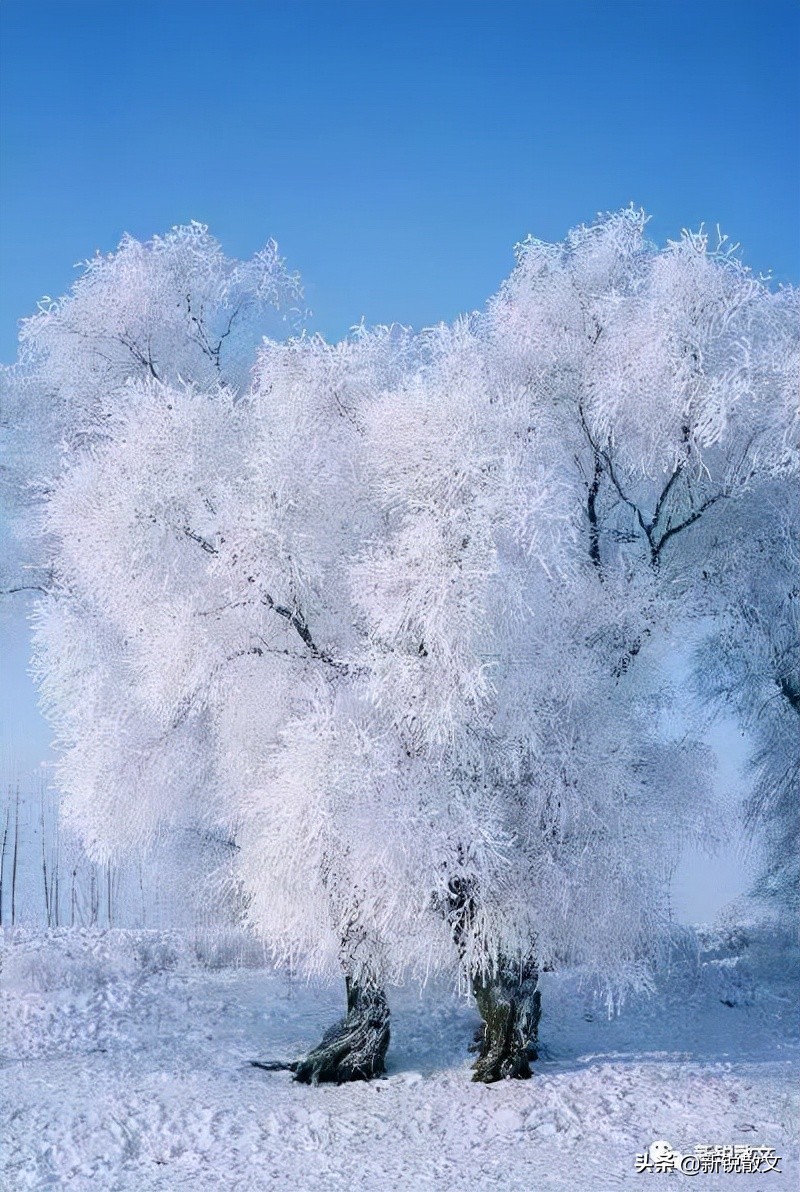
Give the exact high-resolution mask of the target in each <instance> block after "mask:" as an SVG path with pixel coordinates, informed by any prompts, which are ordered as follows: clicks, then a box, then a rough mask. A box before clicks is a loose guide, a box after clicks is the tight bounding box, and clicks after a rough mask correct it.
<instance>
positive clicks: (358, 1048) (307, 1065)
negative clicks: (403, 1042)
mask: <svg viewBox="0 0 800 1192" xmlns="http://www.w3.org/2000/svg"><path fill="white" fill-rule="evenodd" d="M345 982H346V985H347V1014H346V1015H345V1017H344V1018H342V1019H341V1020H340V1021H339V1022H337V1023H335V1025H334V1026H332V1027H329V1028H328V1030H327V1031H326V1032H325V1034H324V1035H323V1036H322V1040H321V1042H320V1043H319V1044H318V1045H317V1046H316V1047H315V1048H314V1049H313V1051H310V1052H309V1053H308V1055H307V1056H305V1058H304V1059H302V1060H299V1061H298V1062H297V1063H296V1064H292V1065H291V1067H292V1069H293V1071H294V1079H295V1080H299V1081H302V1083H304V1084H320V1083H323V1082H332V1083H335V1084H344V1083H345V1081H350V1080H371V1079H372V1077H373V1076H379V1075H380V1074H381V1073H382V1072H383V1071H384V1059H385V1057H386V1051H387V1049H388V1047H389V1003H388V1002H387V1000H386V994H385V993H384V991H383V989H381V987H380V986H379V985H378V984H377V983H376V982H374V981H372V980H370V979H369V978H364V977H362V978H361V979H360V980H356V978H354V977H346V978H345Z"/></svg>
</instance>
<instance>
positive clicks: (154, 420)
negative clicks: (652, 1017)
mask: <svg viewBox="0 0 800 1192" xmlns="http://www.w3.org/2000/svg"><path fill="white" fill-rule="evenodd" d="M644 227H645V219H644V216H643V215H642V214H641V213H640V212H637V211H634V210H629V211H625V212H622V213H619V214H617V215H612V216H608V217H605V218H603V219H601V220H600V221H599V222H598V223H597V224H596V225H594V226H592V227H588V228H579V229H577V230H575V231H574V232H572V233H571V234H570V235H569V237H568V238H567V240H566V241H565V242H564V243H563V244H561V245H543V244H541V243H539V242H536V241H529V242H526V244H524V245H522V246H521V247H520V249H519V254H518V263H517V267H516V269H515V270H514V272H513V274H512V276H511V277H510V279H509V280H508V282H507V283H506V284H505V285H504V286H503V287H502V289H501V291H500V293H499V294H498V295H497V297H496V298H494V299H493V300H492V301H491V302H490V303H489V305H488V307H487V309H486V311H485V312H484V313H482V314H475V315H473V316H471V317H470V318H468V319H462V320H459V321H457V322H456V323H455V324H454V325H453V326H452V327H439V328H435V329H431V330H428V331H426V332H424V333H421V334H418V335H415V334H412V333H411V332H410V331H407V330H405V329H402V328H378V329H375V330H374V331H368V330H366V329H365V328H363V327H362V328H359V329H358V330H357V331H356V333H355V334H354V335H353V336H352V337H350V338H349V339H348V340H346V341H345V342H343V343H341V344H338V345H329V344H327V343H325V342H324V341H323V340H322V339H320V338H319V337H312V338H307V337H302V338H299V339H294V340H290V341H289V342H287V343H284V344H279V343H276V342H273V341H265V342H264V344H263V345H262V347H261V349H260V351H259V353H258V355H257V357H256V360H255V364H254V366H253V368H252V372H251V374H250V379H249V382H248V383H247V385H246V386H245V385H243V383H242V381H241V377H242V376H243V375H244V374H243V372H242V367H241V362H240V363H239V364H237V366H236V368H234V369H232V371H228V372H226V370H225V367H223V362H224V360H225V351H226V347H225V345H226V344H227V342H228V340H227V338H223V335H224V333H225V332H226V330H227V326H228V324H227V323H226V322H225V321H224V320H225V317H226V312H228V311H229V309H230V310H232V309H237V310H241V311H242V312H243V313H246V312H247V311H249V310H250V309H251V308H252V309H255V307H256V306H257V305H258V303H259V302H260V301H261V300H262V299H264V298H265V297H266V298H267V299H268V300H269V301H277V299H278V296H279V295H278V290H279V289H280V293H281V294H283V293H284V290H285V287H286V286H287V285H289V282H288V281H287V277H286V275H285V273H284V272H283V270H282V266H279V263H278V261H277V258H276V257H275V256H272V257H270V258H269V261H268V265H269V268H268V270H267V275H268V277H270V278H272V279H273V282H274V287H277V288H272V289H271V288H270V285H272V282H270V284H267V282H264V283H263V284H262V283H260V282H258V281H257V279H256V280H254V276H255V275H252V273H247V272H245V273H244V274H240V273H239V272H237V269H238V267H237V266H232V265H230V264H227V263H225V262H224V260H223V259H222V258H220V257H219V256H218V255H217V253H216V250H215V249H212V248H210V247H209V243H211V242H208V241H207V240H206V239H205V238H206V235H207V234H206V233H205V231H204V230H200V229H197V228H196V227H194V226H193V228H192V229H188V230H187V229H182V230H178V232H176V233H174V234H173V236H174V238H175V239H174V242H173V240H170V238H169V237H167V238H166V239H165V241H164V242H160V241H154V242H152V244H151V245H150V246H141V245H139V246H136V244H135V242H128V241H126V242H124V243H123V246H122V247H121V249H120V253H119V258H120V262H121V263H117V260H116V258H112V259H111V260H109V261H107V262H106V261H103V262H101V263H99V264H98V265H97V266H96V268H95V270H94V272H93V273H92V272H90V274H89V275H88V279H87V281H86V285H85V287H84V289H83V290H80V291H78V290H77V289H76V292H75V294H74V296H73V297H72V298H71V299H68V300H65V302H64V303H62V304H57V305H56V306H55V307H54V308H53V310H52V311H51V312H44V313H43V315H42V316H40V318H41V319H42V320H44V321H43V322H41V323H40V324H35V323H34V324H33V325H32V327H31V329H30V330H29V331H28V333H27V334H28V339H31V338H32V336H33V331H34V330H36V328H37V327H39V330H38V331H37V336H38V337H39V339H38V341H37V342H41V344H45V343H46V344H50V345H51V346H50V347H49V348H48V349H47V351H43V354H42V353H41V352H40V355H39V357H38V358H37V359H38V363H37V365H36V367H37V368H39V369H41V370H44V371H46V369H48V368H51V367H52V369H53V370H55V371H54V372H53V383H54V384H55V386H56V392H57V395H58V396H57V398H56V400H55V412H54V415H53V424H54V425H55V424H58V425H60V427H61V429H60V431H59V433H60V434H61V435H62V436H66V438H67V439H68V441H69V445H70V446H69V451H68V453H67V454H66V456H64V458H63V468H62V473H61V475H60V476H59V478H58V481H57V483H55V485H54V487H53V490H52V492H51V493H50V495H49V496H48V499H47V501H46V507H45V514H44V519H43V529H44V532H45V540H46V541H47V542H49V543H52V544H53V552H52V556H53V569H54V580H53V590H52V594H51V596H50V597H48V599H47V600H45V601H43V602H42V605H41V608H40V611H39V614H38V630H37V658H38V667H39V670H40V674H41V679H42V687H43V695H44V699H45V703H46V706H47V708H48V710H49V712H50V714H51V716H52V718H53V720H54V723H55V725H56V728H57V731H58V734H59V742H60V744H61V746H62V750H63V755H62V756H63V760H62V764H61V770H60V781H61V783H62V786H63V789H64V792H65V807H66V810H67V813H68V814H69V816H70V817H71V818H72V819H73V821H74V822H75V823H76V824H78V825H79V827H80V828H81V830H82V832H83V834H84V836H85V837H86V838H87V839H88V840H89V842H90V843H91V845H92V847H93V848H94V849H95V851H97V852H103V851H109V850H114V849H122V848H127V847H131V846H133V845H135V844H137V843H141V842H146V841H147V840H148V839H151V838H152V836H153V835H154V834H156V833H157V832H158V831H161V830H164V829H165V828H168V827H169V826H170V825H171V826H173V827H175V826H181V825H186V824H192V825H196V826H197V827H198V830H201V831H206V832H208V833H216V834H218V835H221V836H222V837H224V838H226V839H230V840H232V841H234V842H235V846H236V847H235V849H232V850H231V878H232V880H233V881H235V882H237V883H238V884H239V886H240V888H241V891H242V894H243V897H244V902H245V905H246V908H247V914H248V916H249V918H250V921H251V922H252V923H253V924H254V925H255V926H256V928H257V929H258V930H259V931H261V932H262V933H263V935H264V936H265V938H266V939H267V940H268V941H269V942H270V943H271V945H272V946H273V948H274V949H275V952H276V954H278V955H281V956H283V957H288V958H292V959H298V960H300V961H302V962H304V963H305V964H307V965H308V966H310V967H317V968H325V967H328V966H330V965H333V964H335V963H336V961H337V958H338V959H339V960H341V961H342V962H344V964H345V965H346V967H347V968H348V969H349V971H351V972H353V971H354V970H355V969H357V968H358V967H359V966H363V967H364V968H367V969H369V970H370V971H371V972H372V973H373V975H377V977H378V978H379V979H382V978H385V977H386V976H387V975H389V974H394V975H396V976H399V975H402V974H403V973H404V972H408V971H413V972H416V973H417V974H418V975H424V974H426V973H427V972H428V971H430V970H431V969H434V968H437V967H442V966H448V965H452V964H453V963H454V961H455V959H456V957H457V956H459V957H460V960H461V963H462V966H463V968H464V970H465V971H466V972H467V973H472V974H474V973H475V972H477V971H479V970H481V969H485V968H486V967H487V966H488V967H491V966H492V965H493V964H495V963H498V962H500V961H502V962H503V963H507V962H509V961H518V962H520V963H528V962H531V961H532V960H535V962H536V963H538V964H539V965H547V964H557V963H563V962H569V963H577V964H581V965H584V966H585V967H586V968H587V969H589V970H591V971H592V972H594V973H597V974H601V975H602V976H603V977H604V978H606V979H607V980H608V981H609V983H610V984H612V985H616V987H617V988H619V987H621V986H624V985H625V984H626V983H627V982H630V981H634V982H635V981H641V980H642V979H644V972H645V970H644V968H643V961H644V960H645V959H646V957H647V954H648V952H649V951H650V950H651V949H652V945H653V940H654V939H655V936H656V933H657V928H658V925H659V921H660V919H661V917H662V915H663V913H664V890H665V878H666V876H667V874H668V872H669V869H670V867H671V866H672V864H674V862H675V861H676V859H677V856H678V853H679V846H680V843H681V840H682V838H683V836H684V835H685V834H686V833H688V832H690V831H692V830H695V829H696V828H697V827H698V825H700V824H702V822H703V817H704V815H705V814H706V812H705V807H706V793H707V787H708V771H709V768H710V759H709V757H708V755H707V752H706V750H704V748H703V747H702V745H701V744H700V743H699V742H697V741H695V740H692V739H689V738H686V739H674V738H673V736H672V735H671V732H670V729H669V717H668V711H669V706H670V701H671V700H672V698H673V693H672V692H671V691H670V690H669V686H668V684H667V683H666V681H665V679H664V677H663V668H662V666H661V663H662V660H663V655H664V650H665V646H664V642H665V631H666V630H667V629H669V627H670V626H671V624H672V623H674V621H675V620H676V618H677V617H682V618H683V617H687V616H691V615H692V614H693V613H696V612H697V613H702V612H703V611H704V610H705V609H706V608H707V600H705V597H704V595H703V593H704V584H707V582H708V581H707V578H704V568H705V557H704V556H705V554H706V552H710V553H712V554H713V553H714V552H716V554H715V557H719V558H722V555H721V554H720V551H719V542H720V539H721V536H722V535H723V534H724V531H725V526H726V525H728V524H729V523H728V520H727V519H729V518H731V517H732V516H733V514H732V513H731V512H730V510H733V509H740V508H744V507H745V504H744V503H745V502H746V500H747V498H748V496H749V494H750V493H751V492H752V490H753V488H754V485H755V483H756V480H757V478H758V477H759V476H761V475H763V474H765V473H767V472H769V473H770V474H771V475H772V476H773V477H774V478H775V482H776V483H777V482H779V481H780V480H781V478H783V477H785V476H786V474H787V473H788V472H789V471H790V470H791V468H792V467H793V466H794V464H793V461H794V460H796V458H797V445H796V438H793V437H792V433H793V431H792V428H794V432H796V427H797V422H796V417H795V414H794V413H790V411H792V410H793V406H792V400H793V398H792V397H791V394H792V393H793V392H794V390H793V377H794V375H795V373H794V372H793V370H796V337H795V336H794V335H793V332H792V329H791V325H790V324H791V316H792V310H793V306H792V298H791V295H787V294H785V293H781V294H777V295H775V294H771V293H770V292H769V290H768V289H767V288H766V286H765V285H763V284H762V283H761V282H759V281H757V280H755V279H754V278H753V277H752V276H751V275H750V274H749V273H747V271H746V270H744V269H743V268H742V267H741V266H740V265H739V264H738V263H737V262H736V260H735V259H734V258H733V257H731V256H730V255H726V254H725V253H724V252H722V251H721V250H718V251H710V250H709V246H708V243H707V240H706V238H705V237H704V236H703V235H686V236H684V237H683V238H682V240H681V241H679V242H678V243H675V244H670V245H668V246H667V248H666V249H664V250H663V251H661V252H658V251H656V250H655V249H654V247H653V246H652V245H649V244H648V243H647V241H646V240H645V238H644ZM196 250H197V251H196ZM201 250H202V251H201ZM198 253H199V257H198ZM148 254H149V255H148ZM162 257H163V262H162ZM173 259H174V260H176V261H177V262H178V263H177V264H175V263H174V260H173ZM198 259H199V260H200V261H201V262H202V263H203V268H202V269H200V272H199V274H198V275H197V277H196V278H195V284H196V287H197V292H198V294H207V295H208V297H207V298H206V303H207V305H206V307H205V308H204V309H206V310H208V309H212V308H213V309H214V311H215V312H216V313H215V316H214V318H215V321H214V323H213V326H214V328H215V330H214V336H216V337H217V338H215V339H212V338H211V331H210V330H208V329H207V330H205V331H204V332H203V334H202V335H201V334H200V331H199V329H198V328H197V327H196V325H195V324H194V323H193V321H192V320H193V318H194V317H195V311H196V310H197V309H199V308H197V307H196V306H195V305H194V304H193V301H191V302H190V303H189V305H188V306H186V305H185V304H184V305H183V306H182V305H181V303H180V301H179V298H178V296H179V295H180V293H181V292H182V289H181V285H180V284H178V282H177V281H176V280H175V279H176V277H177V278H179V279H180V281H181V283H182V281H183V277H184V274H183V273H182V272H181V270H185V269H186V268H188V267H189V264H191V265H192V267H193V268H195V267H198V266H197V261H198ZM142 262H145V263H146V270H145V273H144V274H143V273H142V269H144V268H145V266H144V265H143V264H142ZM154 262H157V265H156V264H154ZM164 262H166V264H164ZM187 262H188V264H187ZM263 265H264V262H263V261H262V262H261V264H260V265H259V263H258V262H256V265H255V266H252V268H253V269H256V274H257V272H258V268H260V267H261V266H263ZM123 266H124V268H123ZM147 270H149V272H147ZM104 271H108V272H109V274H110V275H113V276H114V278H115V286H116V287H117V289H118V290H119V291H120V292H119V293H118V294H117V297H116V298H115V299H114V302H113V303H112V304H111V307H110V311H111V314H108V315H104V314H103V310H104V305H103V304H104V301H105V298H104V297H103V295H105V290H104V289H103V284H105V283H104V282H103V278H104V277H105V273H104ZM117 271H118V272H117ZM192 276H193V277H195V275H194V274H193V275H192ZM143 279H144V280H143ZM165 279H166V280H165ZM198 279H199V280H198ZM128 282H129V283H130V287H131V289H130V295H131V310H136V311H140V312H141V313H142V318H143V319H144V320H145V321H144V323H143V324H141V326H142V327H145V328H147V329H149V330H148V331H146V332H145V331H141V330H137V331H136V334H135V336H134V340H133V342H135V344H136V345H137V348H136V351H133V350H132V349H131V348H130V346H129V344H127V343H126V342H125V341H126V340H127V339H128V338H130V336H128V334H127V332H124V334H123V337H122V338H121V334H120V331H119V328H120V326H123V324H124V326H125V327H127V326H128V322H126V320H129V316H128V315H126V316H125V318H122V316H119V317H118V315H117V314H115V313H114V312H115V311H117V310H118V309H124V310H127V307H126V305H125V301H126V299H125V294H126V292H127V291H126V289H125V286H126V285H127V284H128ZM101 283H102V284H101ZM92 286H97V287H99V288H98V290H97V293H96V294H95V298H94V301H95V302H96V303H97V304H98V309H95V306H94V305H93V304H92V300H91V299H92V294H93V292H94V291H93V290H92ZM142 286H144V289H145V291H146V293H145V294H144V296H143V295H142V293H140V289H141V287H142ZM204 286H205V287H206V288H205V289H204V288H203V287H204ZM237 286H245V290H246V293H247V297H246V299H241V303H240V298H239V295H240V290H238V289H237ZM137 287H138V288H137ZM281 287H283V289H281ZM290 288H291V286H290ZM165 294H166V295H167V296H168V298H165V296H164V295H165ZM170 295H171V297H169V296H170ZM165 302H167V305H169V302H172V303H173V306H172V307H171V308H170V310H169V311H167V312H166V313H165V315H164V319H163V322H160V321H159V319H158V318H157V317H156V316H157V314H158V312H159V311H160V310H161V309H162V306H163V304H164V303H165ZM70 303H72V305H71V306H70ZM80 303H84V304H85V306H86V309H85V311H84V310H83V307H82V306H81V305H80ZM237 304H238V305H237ZM147 312H150V313H149V314H148V313H147ZM111 315H113V318H111ZM106 317H107V318H109V319H111V322H110V323H102V325H100V324H98V320H101V321H102V319H103V318H106ZM130 317H132V316H130ZM137 317H138V316H137ZM187 319H188V322H187ZM48 320H50V321H49V322H48ZM59 320H61V322H59ZM120 320H121V321H120ZM62 322H63V327H62ZM233 325H234V326H236V325H237V324H236V322H234V324H233ZM109 326H111V327H112V331H111V332H109V331H108V327H109ZM204 326H205V324H204ZM209 326H211V324H209ZM136 327H137V328H139V327H140V324H138V323H137V324H136ZM231 334H232V333H231ZM48 336H49V337H50V338H49V339H48ZM148 336H149V338H148ZM84 338H85V339H86V341H87V344H88V345H89V346H85V345H84V346H81V345H83V341H84ZM109 342H110V343H111V344H112V345H113V352H112V358H111V363H110V364H109V365H108V369H106V366H105V365H103V366H102V367H101V365H100V364H99V363H97V362H95V363H94V364H92V365H91V367H89V365H90V363H91V360H94V356H92V355H91V353H92V352H94V353H96V354H97V356H98V360H101V359H102V358H103V355H104V354H105V353H106V352H107V350H108V343H109ZM173 344H174V351H173V350H172V349H171V345H173ZM214 344H216V345H218V346H219V351H215V349H214V347H213V345H214ZM65 345H70V346H69V350H68V349H67V347H65ZM209 345H211V351H210V353H209ZM48 351H49V352H50V355H49V356H48V354H47V352H48ZM73 351H76V352H77V351H81V352H89V354H90V355H89V356H88V357H86V359H84V357H83V356H82V357H81V359H80V361H78V360H77V359H73V357H72V355H71V354H70V353H71V352H73ZM59 353H60V355H59ZM56 357H58V361H56ZM140 357H141V359H140ZM87 361H89V363H87ZM131 361H133V362H134V364H135V365H136V367H132V366H131V363H130V362H131ZM120 362H122V363H120ZM123 365H124V367H123ZM126 368H127V373H126V372H125V369H126ZM237 369H238V372H237ZM59 370H60V371H59ZM92 370H93V371H92ZM56 374H57V375H56ZM123 374H124V375H123ZM42 375H44V372H42ZM59 378H60V379H59ZM48 383H49V382H48ZM59 420H60V421H59ZM43 468H44V470H45V471H46V462H45V463H44V464H43ZM737 516H738V515H737ZM705 574H706V577H707V571H706V572H705ZM704 601H705V603H704Z"/></svg>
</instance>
